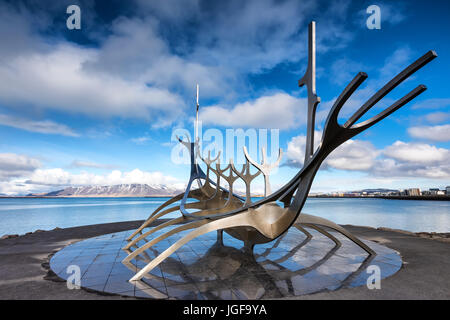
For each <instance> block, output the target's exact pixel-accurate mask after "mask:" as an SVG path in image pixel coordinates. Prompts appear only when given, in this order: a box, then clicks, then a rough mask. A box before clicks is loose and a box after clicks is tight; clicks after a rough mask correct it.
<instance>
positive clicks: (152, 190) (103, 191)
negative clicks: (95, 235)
mask: <svg viewBox="0 0 450 320" xmlns="http://www.w3.org/2000/svg"><path fill="white" fill-rule="evenodd" d="M181 192H183V190H179V189H176V188H172V187H168V186H165V185H157V186H152V185H148V184H118V185H113V186H83V187H68V188H65V189H61V190H57V191H52V192H48V193H32V194H28V195H27V196H29V197H168V196H174V195H176V194H179V193H181Z"/></svg>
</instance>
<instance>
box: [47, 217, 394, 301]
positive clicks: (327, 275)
mask: <svg viewBox="0 0 450 320" xmlns="http://www.w3.org/2000/svg"><path fill="white" fill-rule="evenodd" d="M294 226H295V227H294V228H291V229H289V231H288V232H287V233H286V234H284V235H283V236H281V237H279V238H278V239H277V240H276V241H273V242H270V243H265V244H262V245H260V246H257V247H256V248H255V250H254V253H253V254H249V253H248V251H246V250H245V248H243V247H242V242H241V241H239V240H236V239H234V238H233V237H231V236H229V235H227V234H224V243H223V245H222V244H218V243H217V241H216V239H215V235H214V234H211V233H209V234H205V235H202V236H200V237H197V238H196V239H194V240H192V241H191V242H189V243H188V244H187V245H185V246H183V247H182V248H180V250H178V251H177V252H176V253H174V254H172V255H171V256H170V257H168V258H167V259H166V260H165V261H164V262H163V263H161V264H160V265H159V266H158V267H156V268H154V269H153V270H151V272H150V273H149V274H147V275H146V277H144V278H142V279H141V280H139V281H132V282H129V281H128V280H129V279H130V278H131V277H132V276H133V275H134V274H135V273H136V270H137V268H138V267H143V266H145V265H146V264H147V262H148V261H149V260H150V259H154V258H155V257H156V256H158V255H159V254H160V253H161V252H163V251H164V250H165V249H167V247H169V246H170V245H171V244H172V243H173V242H174V241H176V240H178V239H180V238H182V237H183V236H184V234H179V235H177V236H176V237H175V239H167V240H165V241H162V242H160V243H159V244H158V245H157V246H153V247H152V248H150V249H148V250H146V251H145V253H144V254H142V255H141V256H140V257H139V259H136V260H135V261H133V263H135V265H132V267H131V268H127V267H126V266H124V265H123V264H122V263H121V260H122V259H123V258H124V257H125V256H126V253H125V252H123V250H121V247H122V246H123V245H124V244H125V243H127V240H126V239H127V237H128V236H129V235H130V234H131V231H125V232H119V233H113V234H107V235H103V236H99V237H96V238H91V239H87V240H84V241H80V242H77V243H74V244H72V245H69V246H67V247H65V248H64V249H62V250H61V251H59V252H57V253H56V254H55V255H54V256H53V257H52V259H51V260H50V267H51V269H52V270H53V271H54V272H55V273H56V274H57V275H58V276H59V277H61V278H63V279H67V278H68V277H69V275H70V274H68V273H67V267H68V266H70V265H77V266H79V267H80V269H81V275H82V277H81V286H82V287H83V288H86V289H88V290H94V291H97V292H101V293H108V294H119V295H123V296H131V297H139V298H153V299H167V298H170V299H239V300H240V299H267V298H282V297H292V296H298V295H303V294H308V293H314V292H318V291H322V290H331V291H333V290H338V289H340V288H350V287H357V286H363V285H366V282H367V278H368V277H369V276H370V274H368V273H366V268H367V266H368V265H377V266H378V267H380V269H381V277H382V278H383V279H384V278H386V277H389V276H391V275H393V274H394V273H396V272H397V271H398V270H399V269H400V268H401V265H402V260H401V257H400V256H399V254H398V253H397V252H395V251H394V250H391V249H389V248H387V247H384V246H382V245H379V244H377V243H374V242H370V241H365V243H366V244H367V245H368V246H370V247H371V248H372V249H373V250H374V251H375V252H376V255H375V256H369V257H368V256H367V254H366V253H365V252H364V250H362V249H361V248H359V247H358V246H356V245H355V244H354V243H353V242H351V241H350V240H348V239H346V238H345V237H343V236H341V235H340V234H338V233H335V232H333V231H330V230H328V231H327V232H329V233H331V235H332V237H335V238H336V239H335V240H332V239H330V237H329V236H325V235H322V234H321V233H319V232H317V231H316V230H315V229H314V228H310V227H306V228H307V230H301V231H300V230H298V229H297V228H296V227H298V228H300V229H303V227H301V226H299V225H297V224H295V225H294ZM172 228H173V227H172ZM305 231H306V233H305ZM159 234H162V231H160V232H159ZM336 241H338V242H339V243H337V242H336ZM143 242H145V241H143Z"/></svg>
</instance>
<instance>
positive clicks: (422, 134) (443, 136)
mask: <svg viewBox="0 0 450 320" xmlns="http://www.w3.org/2000/svg"><path fill="white" fill-rule="evenodd" d="M408 133H409V134H410V135H411V136H412V137H414V138H418V139H422V140H432V141H442V142H444V141H450V124H445V125H442V126H423V127H412V128H409V129H408Z"/></svg>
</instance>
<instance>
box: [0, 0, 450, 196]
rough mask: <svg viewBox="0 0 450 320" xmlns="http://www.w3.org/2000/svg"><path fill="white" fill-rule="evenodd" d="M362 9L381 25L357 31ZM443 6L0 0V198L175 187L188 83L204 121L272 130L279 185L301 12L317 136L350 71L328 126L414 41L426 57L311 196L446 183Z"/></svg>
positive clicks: (301, 50) (412, 54)
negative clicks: (127, 186) (313, 24)
mask: <svg viewBox="0 0 450 320" xmlns="http://www.w3.org/2000/svg"><path fill="white" fill-rule="evenodd" d="M71 4H77V5H79V7H80V8H81V30H68V29H67V27H66V19H67V17H68V16H69V15H68V14H66V8H67V6H69V5H71ZM372 4H376V5H378V6H379V7H380V8H381V30H369V29H368V28H367V27H366V19H367V18H368V16H369V15H368V14H366V8H367V7H368V6H369V5H372ZM449 7H450V4H449V3H448V1H444V0H443V1H433V2H430V1H418V0H417V1H413V0H411V1H395V2H394V1H384V2H379V1H378V2H373V1H313V0H310V1H297V0H292V1H291V0H285V1H274V0H258V1H200V0H186V1H181V0H178V1H172V0H166V1H151V0H149V1H144V0H132V1H75V0H70V1H2V2H0V40H1V46H0V137H1V138H0V193H2V194H27V193H29V192H44V191H49V190H55V189H60V188H63V187H65V186H69V185H89V184H101V185H107V184H118V183H149V184H165V185H170V186H174V187H181V186H183V185H184V183H185V182H186V179H187V176H188V174H189V168H188V167H187V166H186V165H183V164H177V163H174V162H173V161H171V152H172V149H173V147H174V145H175V144H174V143H173V142H171V137H172V133H173V132H174V130H175V129H177V128H186V129H188V130H191V131H192V129H193V122H192V120H193V117H194V112H195V86H196V84H197V83H198V84H199V85H200V106H201V107H200V118H201V120H202V124H203V130H207V129H208V128H215V129H218V130H221V131H222V132H225V130H226V129H229V128H234V129H237V128H243V129H245V130H247V129H249V128H250V129H252V128H254V129H264V128H266V129H279V136H280V140H279V145H280V147H281V148H282V149H283V151H284V155H283V161H282V166H281V167H280V168H279V169H278V170H277V171H276V172H274V175H273V177H272V184H273V185H274V188H276V187H279V186H281V185H282V184H283V183H284V182H286V181H287V179H289V178H290V177H292V176H293V175H295V173H296V172H297V170H298V168H299V167H300V166H301V161H302V159H303V148H304V141H305V137H304V135H305V129H306V128H305V123H306V109H305V106H306V100H305V99H306V90H305V89H303V88H298V86H297V81H298V79H300V78H301V77H302V76H303V73H304V71H305V68H306V65H307V26H308V23H309V22H310V21H311V20H315V21H317V42H318V43H317V51H318V52H317V93H318V95H319V96H320V97H321V99H322V102H321V104H320V105H319V108H318V114H317V117H318V123H317V126H316V129H317V131H318V132H320V130H321V129H322V127H321V126H322V125H323V120H324V118H325V117H326V114H327V112H328V110H329V108H330V106H331V105H332V103H333V101H334V99H336V97H337V96H338V95H339V94H340V92H341V91H342V90H343V88H344V87H345V86H346V85H347V84H348V82H349V81H350V80H351V79H352V78H353V77H354V76H355V75H356V74H357V72H359V71H364V72H366V73H367V74H368V75H369V79H368V80H367V81H366V83H365V84H364V85H363V86H362V87H361V89H360V90H359V91H358V92H357V93H356V94H355V95H354V96H353V97H352V99H351V100H350V101H349V103H348V105H347V106H346V107H344V109H343V110H342V113H341V116H342V119H345V118H346V117H349V116H350V115H351V114H352V113H353V112H354V111H355V110H356V109H357V108H358V107H359V106H360V105H361V104H362V103H364V102H365V101H366V100H367V99H368V98H369V97H370V96H371V95H372V94H373V93H375V92H376V91H377V90H378V89H379V88H381V87H382V86H383V85H384V84H385V83H386V82H387V81H389V80H390V79H391V78H392V77H393V76H395V74H396V73H397V72H399V71H401V70H402V69H403V68H405V67H406V66H408V65H409V64H410V63H412V62H414V61H415V60H416V59H417V58H419V57H420V56H422V55H423V54H425V53H426V52H427V51H428V50H431V49H433V50H435V51H436V52H437V53H438V55H439V57H438V58H437V59H436V60H434V61H433V62H431V63H430V64H429V65H427V66H425V67H424V68H423V69H422V70H420V71H419V72H417V73H416V74H415V75H414V76H413V77H411V79H409V80H408V81H406V82H405V83H404V84H403V85H402V86H401V87H399V88H398V89H396V90H394V91H393V92H392V93H390V94H389V95H388V96H387V97H386V98H385V99H384V100H383V101H382V102H381V103H380V104H379V105H378V106H377V107H375V108H374V110H373V111H371V113H370V114H368V116H371V115H374V114H375V113H376V112H377V111H378V112H379V111H380V110H382V107H386V106H388V105H389V103H392V102H393V101H395V99H397V98H399V97H401V96H402V95H404V94H405V93H407V92H409V91H410V90H411V89H413V88H414V87H416V86H417V85H418V84H425V85H426V86H427V87H428V90H427V91H426V92H425V93H424V94H422V95H421V96H419V97H418V98H417V99H416V100H414V101H413V102H412V103H410V104H409V105H407V106H405V107H403V108H402V109H401V110H399V111H398V112H396V113H395V114H393V115H392V116H390V117H389V118H388V119H386V120H384V121H383V122H381V123H380V124H378V125H376V126H375V127H373V128H371V129H370V130H368V131H367V132H365V133H364V134H362V135H360V136H357V137H355V138H354V140H352V141H350V142H349V143H347V144H345V145H343V146H342V147H340V148H339V149H337V150H336V151H335V152H334V153H333V154H332V155H331V156H330V157H329V159H328V160H327V161H326V162H325V163H324V164H323V165H322V168H321V170H320V171H319V173H318V176H317V177H316V180H315V182H314V184H313V187H312V191H314V192H329V191H345V190H357V189H362V188H372V187H383V188H408V187H416V186H417V187H421V188H429V187H441V188H442V187H445V186H447V185H450V163H449V160H448V159H449V156H450V151H449V146H450V143H449V142H450V93H449V90H448V84H449V75H448V70H449V67H450V41H448V38H449V36H448V33H449V32H450V19H448V18H449V14H448V12H450V10H449V9H450V8H449ZM318 135H320V134H318ZM271 158H272V159H275V158H276V155H273V156H272V157H271ZM259 190H262V181H258V182H257V183H256V185H255V191H256V192H258V191H259Z"/></svg>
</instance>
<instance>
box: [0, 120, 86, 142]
mask: <svg viewBox="0 0 450 320" xmlns="http://www.w3.org/2000/svg"><path fill="white" fill-rule="evenodd" d="M0 125H4V126H9V127H13V128H18V129H22V130H26V131H31V132H38V133H44V134H60V135H63V136H69V137H79V134H78V133H76V132H75V131H73V130H72V129H71V128H69V127H68V126H66V125H64V124H60V123H56V122H53V121H50V120H42V121H35V120H29V119H24V118H18V117H12V116H8V115H5V114H0Z"/></svg>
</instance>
